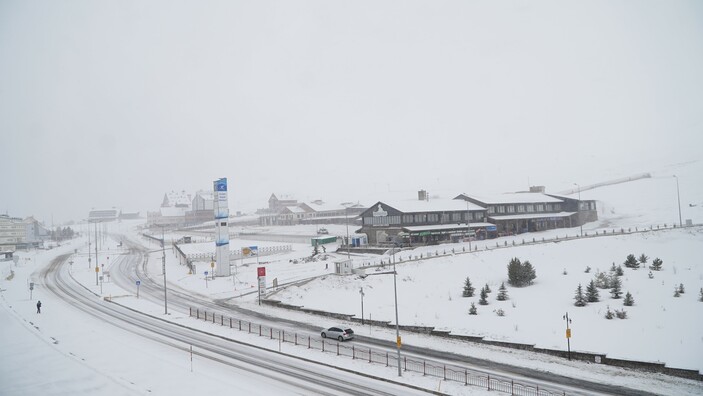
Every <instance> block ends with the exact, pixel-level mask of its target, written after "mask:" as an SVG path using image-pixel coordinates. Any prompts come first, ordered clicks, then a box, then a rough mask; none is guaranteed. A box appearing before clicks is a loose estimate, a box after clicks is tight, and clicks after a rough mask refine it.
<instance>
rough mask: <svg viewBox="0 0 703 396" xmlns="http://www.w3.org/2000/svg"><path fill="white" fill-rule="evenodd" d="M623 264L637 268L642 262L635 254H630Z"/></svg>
mask: <svg viewBox="0 0 703 396" xmlns="http://www.w3.org/2000/svg"><path fill="white" fill-rule="evenodd" d="M623 264H625V267H627V268H634V269H637V268H639V267H640V263H639V262H638V261H637V259H636V258H635V255H634V254H628V255H627V258H626V259H625V262H624V263H623Z"/></svg>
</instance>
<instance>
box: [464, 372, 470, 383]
mask: <svg viewBox="0 0 703 396" xmlns="http://www.w3.org/2000/svg"><path fill="white" fill-rule="evenodd" d="M468 384H469V370H467V369H464V386H466V385H468Z"/></svg>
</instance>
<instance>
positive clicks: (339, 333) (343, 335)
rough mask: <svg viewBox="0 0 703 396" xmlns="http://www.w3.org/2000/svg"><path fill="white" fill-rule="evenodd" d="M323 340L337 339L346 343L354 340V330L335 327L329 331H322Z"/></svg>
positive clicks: (328, 329)
mask: <svg viewBox="0 0 703 396" xmlns="http://www.w3.org/2000/svg"><path fill="white" fill-rule="evenodd" d="M320 335H322V338H327V337H329V338H336V339H337V341H340V342H341V341H346V340H351V339H352V338H354V330H352V329H350V328H348V327H347V328H345V327H344V326H335V327H330V328H327V329H322V333H320Z"/></svg>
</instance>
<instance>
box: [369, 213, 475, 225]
mask: <svg viewBox="0 0 703 396" xmlns="http://www.w3.org/2000/svg"><path fill="white" fill-rule="evenodd" d="M467 217H469V220H471V221H476V220H479V221H481V220H483V217H484V216H483V213H481V212H475V213H473V212H469V216H467V213H466V212H452V213H416V214H404V215H402V217H401V216H397V215H396V216H380V217H364V225H395V224H427V223H430V224H450V223H460V222H466V218H467ZM401 219H402V223H401Z"/></svg>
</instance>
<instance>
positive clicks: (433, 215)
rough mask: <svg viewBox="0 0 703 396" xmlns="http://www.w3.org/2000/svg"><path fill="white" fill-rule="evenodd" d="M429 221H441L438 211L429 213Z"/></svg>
mask: <svg viewBox="0 0 703 396" xmlns="http://www.w3.org/2000/svg"><path fill="white" fill-rule="evenodd" d="M427 221H428V222H430V223H436V222H438V221H439V215H438V214H437V213H430V214H429V215H427Z"/></svg>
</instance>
